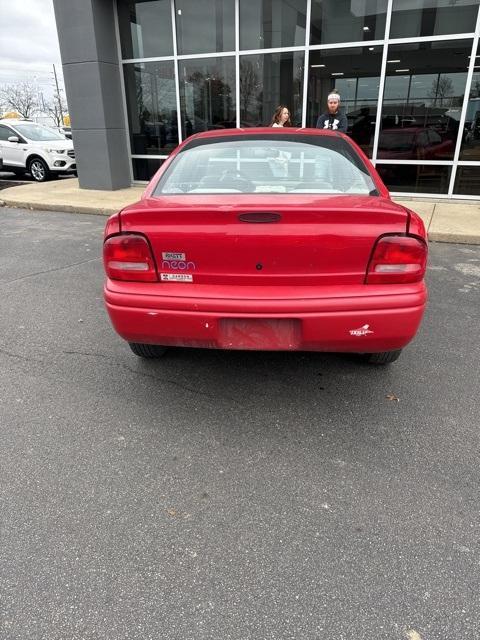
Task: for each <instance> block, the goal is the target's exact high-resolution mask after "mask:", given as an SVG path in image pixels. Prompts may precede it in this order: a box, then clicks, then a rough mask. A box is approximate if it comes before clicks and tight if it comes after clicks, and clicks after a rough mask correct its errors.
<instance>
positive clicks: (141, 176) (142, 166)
mask: <svg viewBox="0 0 480 640" xmlns="http://www.w3.org/2000/svg"><path fill="white" fill-rule="evenodd" d="M164 162H165V160H156V159H153V158H152V159H151V160H149V159H147V158H132V167H133V179H134V180H142V181H145V180H146V181H148V180H150V179H151V178H153V176H154V175H155V173H156V172H157V171H158V169H159V168H160V167H161V166H162V164H163V163H164Z"/></svg>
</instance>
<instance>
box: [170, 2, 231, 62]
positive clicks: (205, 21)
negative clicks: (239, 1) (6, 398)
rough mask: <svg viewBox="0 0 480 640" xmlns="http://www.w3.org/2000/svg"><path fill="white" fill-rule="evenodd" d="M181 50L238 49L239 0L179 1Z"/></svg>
mask: <svg viewBox="0 0 480 640" xmlns="http://www.w3.org/2000/svg"><path fill="white" fill-rule="evenodd" d="M175 20H176V24H177V46H178V53H179V54H183V55H188V54H194V53H215V52H221V51H233V50H234V49H235V0H176V1H175Z"/></svg>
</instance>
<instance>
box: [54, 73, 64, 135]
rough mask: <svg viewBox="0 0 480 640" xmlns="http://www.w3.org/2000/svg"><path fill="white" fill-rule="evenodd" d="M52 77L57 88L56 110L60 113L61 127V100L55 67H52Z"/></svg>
mask: <svg viewBox="0 0 480 640" xmlns="http://www.w3.org/2000/svg"><path fill="white" fill-rule="evenodd" d="M53 75H54V76H55V84H56V86H57V100H58V110H59V112H60V121H61V126H63V111H62V98H61V97H60V89H59V88H58V80H57V70H56V69H55V65H53Z"/></svg>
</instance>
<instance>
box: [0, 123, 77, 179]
mask: <svg viewBox="0 0 480 640" xmlns="http://www.w3.org/2000/svg"><path fill="white" fill-rule="evenodd" d="M0 153H1V154H2V155H3V170H4V171H12V172H13V173H15V174H17V175H22V174H24V173H26V172H28V173H29V174H30V175H31V176H32V178H33V179H34V180H36V181H37V182H45V181H46V180H48V179H49V178H51V177H54V176H59V175H68V174H74V173H75V172H76V170H77V165H76V161H75V151H74V149H73V142H72V141H71V140H68V139H67V138H66V137H65V136H64V135H63V134H62V133H59V132H58V131H55V130H54V129H51V128H50V127H45V126H43V125H40V124H37V123H35V122H31V121H29V120H14V119H10V118H5V119H2V120H0Z"/></svg>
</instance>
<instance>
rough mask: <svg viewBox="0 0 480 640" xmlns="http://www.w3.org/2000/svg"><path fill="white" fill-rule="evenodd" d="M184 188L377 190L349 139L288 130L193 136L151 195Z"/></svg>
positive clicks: (189, 190)
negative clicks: (284, 132)
mask: <svg viewBox="0 0 480 640" xmlns="http://www.w3.org/2000/svg"><path fill="white" fill-rule="evenodd" d="M188 193H193V194H198V193H327V194H328V193H335V194H336V193H347V194H364V195H366V194H370V195H377V191H376V187H375V183H374V181H373V179H372V177H371V176H370V174H369V172H368V169H367V167H366V166H365V164H364V163H363V161H362V159H361V158H360V157H359V156H358V155H357V154H356V153H355V150H354V149H353V148H352V147H351V146H350V145H349V144H348V142H346V141H345V140H343V139H342V138H340V137H338V138H336V137H335V138H334V137H330V136H328V137H327V136H306V135H299V136H294V135H292V134H277V135H268V136H265V135H264V136H253V135H249V136H244V137H239V136H236V137H234V136H231V137H230V136H228V137H227V138H225V137H222V138H210V139H201V138H200V139H197V140H192V142H191V143H190V144H188V145H187V146H186V147H184V148H183V150H182V151H181V152H180V153H179V154H178V155H177V156H176V157H175V158H174V159H173V161H172V164H171V165H170V166H169V167H168V168H167V170H166V171H165V173H164V174H163V175H162V177H161V178H160V180H159V182H158V184H157V186H156V188H155V191H154V194H153V195H162V194H188Z"/></svg>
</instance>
